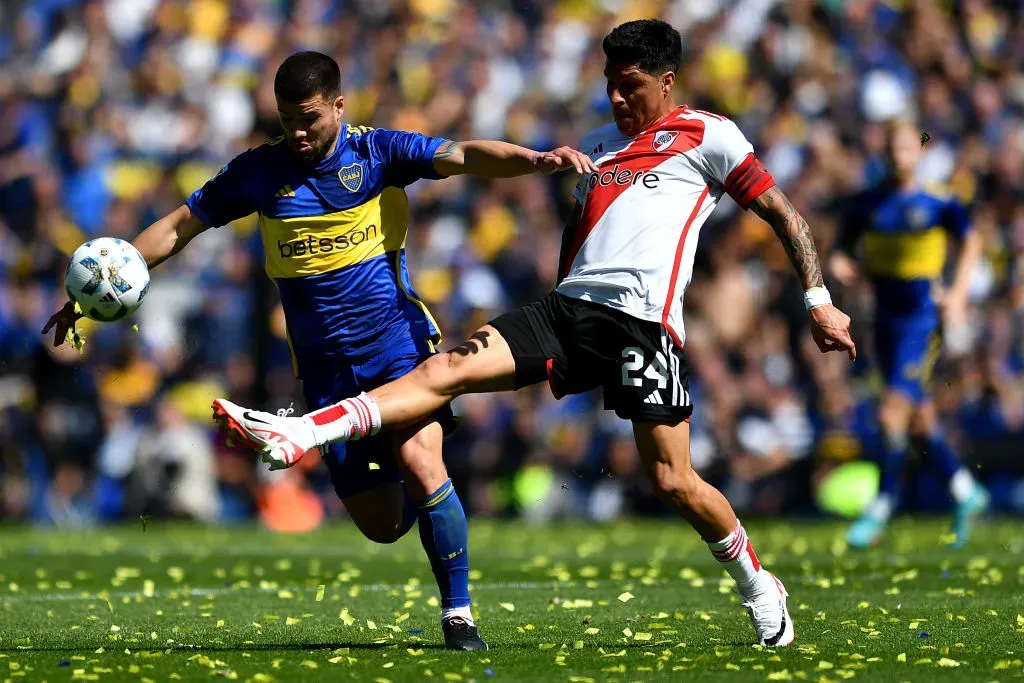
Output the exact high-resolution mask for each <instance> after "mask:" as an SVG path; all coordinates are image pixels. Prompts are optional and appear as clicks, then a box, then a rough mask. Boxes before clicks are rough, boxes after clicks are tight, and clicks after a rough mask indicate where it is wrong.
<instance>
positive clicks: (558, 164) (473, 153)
mask: <svg viewBox="0 0 1024 683" xmlns="http://www.w3.org/2000/svg"><path fill="white" fill-rule="evenodd" d="M570 169H572V170H575V171H576V172H577V173H580V174H582V173H594V172H596V171H597V167H596V166H594V162H592V161H591V160H590V157H588V156H587V155H586V154H583V153H582V152H578V151H576V150H574V149H572V148H571V147H559V148H558V149H554V150H551V151H550V152H536V151H534V150H532V149H528V148H526V147H520V146H519V145H513V144H512V143H510V142H501V141H500V140H469V141H467V142H454V141H449V142H446V143H444V144H443V145H441V146H440V147H439V148H438V149H437V152H435V153H434V170H436V171H437V172H438V173H440V174H441V175H444V176H452V175H474V176H479V177H482V178H514V177H516V176H521V175H528V174H530V173H537V172H540V173H557V172H559V171H568V170H570Z"/></svg>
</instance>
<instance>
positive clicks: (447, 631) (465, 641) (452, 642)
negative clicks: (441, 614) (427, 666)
mask: <svg viewBox="0 0 1024 683" xmlns="http://www.w3.org/2000/svg"><path fill="white" fill-rule="evenodd" d="M441 630H442V631H444V647H445V649H446V650H464V651H466V652H472V651H475V650H486V649H487V643H485V642H484V639H483V638H481V637H480V631H479V630H478V629H477V627H476V626H475V625H474V624H471V623H469V622H468V621H466V620H465V619H464V618H462V617H448V618H447V619H444V620H443V621H441Z"/></svg>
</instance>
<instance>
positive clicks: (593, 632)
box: [584, 626, 601, 636]
mask: <svg viewBox="0 0 1024 683" xmlns="http://www.w3.org/2000/svg"><path fill="white" fill-rule="evenodd" d="M600 632H601V629H599V628H595V627H593V626H591V627H590V628H588V629H587V630H586V631H584V633H586V634H587V635H588V636H596V635H597V634H598V633H600Z"/></svg>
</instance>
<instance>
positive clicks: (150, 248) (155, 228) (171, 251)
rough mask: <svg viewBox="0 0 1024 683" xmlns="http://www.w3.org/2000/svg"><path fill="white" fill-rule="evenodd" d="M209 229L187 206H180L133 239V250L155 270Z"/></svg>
mask: <svg viewBox="0 0 1024 683" xmlns="http://www.w3.org/2000/svg"><path fill="white" fill-rule="evenodd" d="M209 227H210V226H208V225H206V224H205V223H203V222H202V221H201V220H199V218H198V217H197V216H196V215H195V214H194V213H192V210H191V209H190V208H188V205H187V204H182V205H181V206H179V207H178V208H177V209H175V210H174V211H172V212H171V213H169V214H167V215H166V216H164V217H163V218H161V219H160V220H158V221H157V222H156V223H153V225H151V226H149V227H148V228H146V229H145V230H143V231H142V232H141V233H140V234H139V236H138V237H136V238H135V242H134V244H135V248H136V249H138V250H139V253H140V254H142V258H144V259H146V265H147V266H149V267H150V268H155V267H157V266H158V265H160V264H161V263H163V262H164V261H166V260H167V259H169V258H170V257H172V256H174V255H175V254H177V253H178V252H179V251H181V250H182V249H184V248H185V245H186V244H188V243H189V242H191V241H192V239H193V238H195V237H196V236H197V235H199V234H201V233H202V232H204V231H205V230H207V229H208V228H209Z"/></svg>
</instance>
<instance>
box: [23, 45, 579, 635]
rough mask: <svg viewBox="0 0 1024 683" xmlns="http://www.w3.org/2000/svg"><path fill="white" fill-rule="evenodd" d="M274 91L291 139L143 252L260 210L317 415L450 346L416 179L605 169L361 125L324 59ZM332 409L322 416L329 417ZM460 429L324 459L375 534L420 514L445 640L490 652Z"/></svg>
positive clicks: (283, 75)
mask: <svg viewBox="0 0 1024 683" xmlns="http://www.w3.org/2000/svg"><path fill="white" fill-rule="evenodd" d="M274 92H275V95H276V97H277V105H278V113H279V115H280V119H281V125H282V127H283V129H284V133H285V134H284V136H282V137H281V138H278V139H277V140H274V141H271V142H268V143H266V144H264V145H261V146H259V147H256V148H255V149H251V150H249V151H247V152H244V153H243V154H240V155H239V156H237V157H235V158H234V159H233V160H232V161H231V162H230V163H228V165H227V166H225V167H224V168H223V169H222V170H221V172H220V173H219V174H218V175H217V176H216V177H214V178H213V179H211V180H210V181H209V182H207V183H206V184H205V185H204V186H203V187H202V188H200V189H199V190H197V191H196V192H195V193H194V194H193V195H192V196H191V197H189V198H188V201H187V202H186V203H185V204H184V205H183V206H181V207H179V208H178V209H176V210H175V211H173V212H172V213H171V214H169V215H167V216H165V217H164V218H162V219H161V220H159V221H157V222H156V223H154V224H153V225H152V226H150V227H149V228H147V229H146V230H145V231H144V232H143V233H141V234H140V235H139V236H138V238H137V239H136V240H135V246H136V247H137V248H138V249H139V251H140V252H141V253H142V255H143V256H144V257H145V259H146V262H147V263H148V264H149V266H150V268H152V267H155V266H157V265H159V264H160V263H162V262H163V261H165V260H166V259H167V258H169V257H171V256H172V255H174V254H176V253H178V252H179V251H181V250H182V249H183V248H184V247H185V245H187V244H188V243H189V242H190V241H191V240H192V239H193V238H195V237H196V236H197V235H199V234H200V233H202V232H203V231H204V230H207V229H208V228H211V227H215V226H221V225H226V224H228V223H230V222H232V221H234V220H237V219H239V218H242V217H244V216H247V215H249V214H252V213H257V214H258V215H259V226H260V233H261V236H262V238H263V245H264V249H265V251H266V270H267V274H268V275H269V276H270V277H271V278H272V279H273V280H274V282H275V283H276V284H277V287H278V289H279V291H280V293H281V301H282V305H283V307H284V311H285V317H286V319H287V329H288V337H289V343H290V345H291V349H292V353H293V360H294V364H295V367H296V370H297V372H298V375H299V377H301V378H302V380H303V393H304V394H305V398H306V403H307V404H308V406H309V408H310V409H311V410H314V413H313V414H314V416H316V415H317V412H316V411H317V409H320V408H324V407H325V406H330V405H331V404H334V403H336V402H338V401H340V400H341V399H343V398H346V397H348V396H352V395H356V394H358V393H359V392H361V391H368V390H370V389H373V388H375V387H377V386H379V385H381V384H384V383H386V382H388V381H390V380H393V379H395V378H397V377H400V376H402V375H404V374H406V373H408V372H409V371H411V370H412V369H413V368H414V367H416V365H417V364H419V363H420V362H421V361H423V360H424V359H426V358H427V357H429V356H430V355H432V354H433V353H434V352H435V347H436V344H437V343H438V342H439V341H440V331H439V330H438V328H437V325H436V324H435V322H434V320H433V318H432V317H431V315H430V312H429V311H428V310H427V307H426V306H425V305H424V304H423V302H422V301H420V300H419V298H418V297H417V296H416V293H415V292H414V291H413V289H412V287H411V285H410V281H409V272H408V269H407V267H406V260H405V238H406V232H407V230H408V227H409V205H408V200H407V198H406V194H405V191H404V189H403V188H404V187H405V186H406V185H409V184H410V183H412V182H415V181H416V180H419V179H421V178H430V179H439V178H444V177H446V176H452V175H459V174H470V175H476V176H481V177H490V178H499V177H513V176H519V175H526V174H529V173H535V172H545V173H552V172H556V171H561V170H569V169H573V170H576V171H577V172H579V173H584V172H591V171H593V170H594V168H595V167H594V166H593V164H592V162H591V161H590V158H589V157H587V156H585V155H583V154H580V153H579V152H576V151H575V150H572V149H569V148H565V147H563V148H559V149H556V150H553V151H551V152H544V153H540V152H535V151H533V150H530V149H526V148H523V147H519V146H517V145H512V144H509V143H505V142H496V141H470V142H459V143H455V142H452V141H449V140H445V139H442V138H434V137H427V136H424V135H420V134H419V133H409V132H403V131H393V130H384V129H371V128H367V127H356V126H349V125H346V124H344V123H342V115H343V113H344V98H343V97H342V95H341V72H340V70H339V68H338V64H337V63H336V62H335V61H334V60H333V59H332V58H330V57H329V56H327V55H323V54H320V53H317V52H300V53H297V54H294V55H292V56H290V57H288V58H287V59H286V60H285V61H284V63H283V64H282V65H281V67H280V68H279V69H278V71H277V75H276V77H275V79H274ZM77 317H78V316H77V314H76V313H75V311H74V306H73V304H71V303H69V304H67V305H66V306H65V307H64V308H63V309H62V310H61V311H60V312H58V313H57V314H56V315H54V316H53V318H51V320H50V321H49V323H48V324H47V326H46V327H45V328H44V330H43V333H44V334H45V333H47V332H48V331H49V329H50V328H56V332H55V335H56V336H55V338H54V344H55V345H59V344H61V343H63V341H64V338H65V335H66V333H67V332H68V330H69V329H73V327H74V323H75V321H76V320H77ZM331 410H332V409H330V408H325V409H324V410H323V411H322V412H325V413H328V415H326V416H325V419H329V418H330V415H329V413H330V411H331ZM314 419H316V418H315V417H314ZM452 426H453V418H452V414H451V412H450V410H449V409H448V408H447V407H446V408H445V409H443V410H440V411H438V412H436V413H435V414H434V415H433V416H431V417H430V418H428V419H426V420H424V421H423V422H421V423H419V424H417V425H414V426H412V427H411V428H409V429H405V430H402V431H397V432H394V433H393V435H392V434H388V435H381V436H377V437H375V438H372V439H366V440H363V441H360V442H354V443H348V444H341V443H339V444H335V445H332V446H331V447H330V448H329V450H327V452H326V453H323V456H324V461H325V462H326V463H327V467H328V469H329V470H330V475H331V481H332V483H333V485H334V487H335V490H336V491H337V493H338V495H339V496H340V497H341V499H342V500H343V501H344V503H345V507H346V508H347V509H348V512H349V514H350V515H351V517H352V519H353V521H354V522H355V524H356V526H358V527H359V529H360V531H362V532H363V534H365V535H366V537H367V538H369V539H371V540H373V541H377V542H379V543H392V542H394V541H396V540H398V539H399V538H401V537H402V536H403V535H404V534H405V533H406V532H407V531H409V529H410V528H411V527H412V525H413V524H414V523H415V522H416V521H417V520H418V521H419V532H420V540H421V541H422V543H423V547H424V549H425V550H426V552H427V556H428V557H429V559H430V565H431V568H432V570H433V573H434V576H435V578H436V580H437V585H438V588H439V589H440V592H441V598H442V603H441V606H442V616H441V623H442V628H443V631H444V636H445V645H446V646H447V647H448V648H450V649H457V650H481V649H486V648H487V644H486V643H485V642H484V641H483V640H482V639H481V638H480V634H479V631H478V630H477V628H476V625H475V623H474V621H473V616H472V614H471V612H470V604H471V603H470V598H469V558H468V552H467V550H468V544H467V525H466V515H465V512H464V511H463V509H462V503H460V502H459V497H458V495H457V494H456V493H455V490H454V489H453V488H452V483H451V480H450V479H449V478H448V474H447V471H446V470H445V466H444V462H443V460H442V457H441V440H442V437H443V435H444V434H445V433H446V431H447V430H448V429H449V428H450V427H452ZM372 464H376V465H377V466H376V467H373V466H372Z"/></svg>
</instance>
